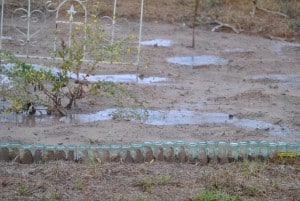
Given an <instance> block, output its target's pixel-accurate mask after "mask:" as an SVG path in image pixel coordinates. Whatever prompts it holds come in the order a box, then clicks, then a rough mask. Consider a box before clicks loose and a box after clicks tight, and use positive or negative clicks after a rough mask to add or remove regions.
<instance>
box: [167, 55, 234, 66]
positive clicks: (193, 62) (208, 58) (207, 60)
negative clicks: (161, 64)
mask: <svg viewBox="0 0 300 201" xmlns="http://www.w3.org/2000/svg"><path fill="white" fill-rule="evenodd" d="M167 62H169V63H174V64H180V65H187V66H203V65H225V64H227V63H228V61H227V60H226V59H224V58H221V57H218V56H214V55H201V56H182V57H170V58H167Z"/></svg>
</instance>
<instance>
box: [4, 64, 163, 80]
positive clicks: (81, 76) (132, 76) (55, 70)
mask: <svg viewBox="0 0 300 201" xmlns="http://www.w3.org/2000/svg"><path fill="white" fill-rule="evenodd" d="M31 65H32V66H33V67H34V68H35V69H36V70H40V69H43V70H47V71H50V72H52V74H58V73H60V72H61V70H60V69H58V68H56V67H51V68H49V67H46V66H40V65H36V64H31ZM2 66H3V67H4V68H5V69H7V70H9V69H10V68H12V67H13V64H5V65H2ZM68 76H69V77H70V78H72V79H77V75H76V74H75V73H73V72H68ZM78 78H79V79H80V80H87V81H90V82H98V81H106V82H115V83H140V84H151V83H158V82H166V81H168V79H167V78H165V77H143V78H140V77H139V76H137V75H136V74H111V75H89V76H87V75H86V74H84V73H79V74H78ZM0 80H1V77H0Z"/></svg>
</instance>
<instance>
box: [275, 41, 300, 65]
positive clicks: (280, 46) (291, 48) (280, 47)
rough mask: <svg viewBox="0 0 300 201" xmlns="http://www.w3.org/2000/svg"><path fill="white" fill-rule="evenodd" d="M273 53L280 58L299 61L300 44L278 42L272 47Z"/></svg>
mask: <svg viewBox="0 0 300 201" xmlns="http://www.w3.org/2000/svg"><path fill="white" fill-rule="evenodd" d="M274 52H275V53H276V54H278V55H281V56H287V57H289V58H293V59H295V60H296V61H300V43H289V42H280V43H277V44H276V45H275V46H274Z"/></svg>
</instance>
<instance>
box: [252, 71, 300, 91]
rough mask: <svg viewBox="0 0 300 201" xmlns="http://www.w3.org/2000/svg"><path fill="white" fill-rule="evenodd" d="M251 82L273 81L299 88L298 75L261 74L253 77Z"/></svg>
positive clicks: (299, 77) (299, 79)
mask: <svg viewBox="0 0 300 201" xmlns="http://www.w3.org/2000/svg"><path fill="white" fill-rule="evenodd" d="M252 79H253V80H273V81H280V82H284V85H287V86H290V87H295V88H300V75H284V74H261V75H254V76H253V77H252Z"/></svg>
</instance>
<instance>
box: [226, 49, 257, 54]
mask: <svg viewBox="0 0 300 201" xmlns="http://www.w3.org/2000/svg"><path fill="white" fill-rule="evenodd" d="M224 52H227V53H252V52H253V51H251V50H246V49H244V48H227V49H225V50H224Z"/></svg>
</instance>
